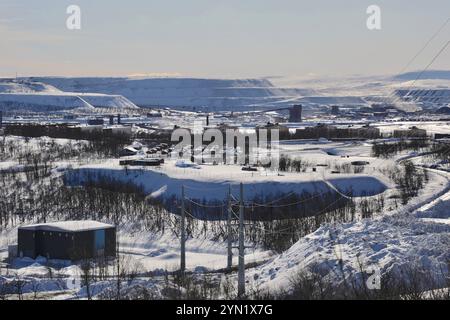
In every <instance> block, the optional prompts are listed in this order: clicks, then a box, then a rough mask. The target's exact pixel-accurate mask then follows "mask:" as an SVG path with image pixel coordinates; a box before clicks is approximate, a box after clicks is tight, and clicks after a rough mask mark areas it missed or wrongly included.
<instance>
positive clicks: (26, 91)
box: [0, 79, 138, 112]
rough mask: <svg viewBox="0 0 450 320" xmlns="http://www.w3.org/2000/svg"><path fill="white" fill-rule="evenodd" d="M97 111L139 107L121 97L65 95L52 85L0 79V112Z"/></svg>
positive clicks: (67, 93)
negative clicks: (97, 109) (98, 109)
mask: <svg viewBox="0 0 450 320" xmlns="http://www.w3.org/2000/svg"><path fill="white" fill-rule="evenodd" d="M96 108H112V109H137V108H138V107H137V106H136V105H134V104H133V103H132V102H131V101H129V100H128V99H126V98H125V97H123V96H120V95H106V94H97V93H92V94H91V93H87V94H86V93H72V92H64V91H61V90H59V89H57V88H55V87H54V86H52V85H49V84H46V83H43V82H38V81H30V80H25V79H21V80H11V79H2V80H0V110H4V111H35V112H49V111H58V110H79V111H83V112H95V109H96Z"/></svg>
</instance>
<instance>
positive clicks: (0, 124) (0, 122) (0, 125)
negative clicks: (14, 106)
mask: <svg viewBox="0 0 450 320" xmlns="http://www.w3.org/2000/svg"><path fill="white" fill-rule="evenodd" d="M1 128H3V111H0V129H1Z"/></svg>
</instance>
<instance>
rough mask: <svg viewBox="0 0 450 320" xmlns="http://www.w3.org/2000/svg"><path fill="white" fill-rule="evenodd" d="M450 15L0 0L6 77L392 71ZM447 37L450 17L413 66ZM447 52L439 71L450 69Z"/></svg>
mask: <svg viewBox="0 0 450 320" xmlns="http://www.w3.org/2000/svg"><path fill="white" fill-rule="evenodd" d="M70 4H77V5H79V6H80V7H81V10H82V25H81V27H82V29H81V30H77V31H73V30H72V31H71V30H68V29H67V28H66V19H67V17H68V15H67V14H66V8H67V6H68V5H70ZM371 4H377V5H378V6H380V8H381V23H382V24H381V26H382V29H381V30H379V31H370V30H368V29H367V27H366V20H367V17H368V15H367V14H366V9H367V7H368V6H369V5H371ZM449 17H450V1H449V0H428V1H423V0H387V1H380V0H371V1H366V0H340V1H335V0H330V1H325V0H314V1H312V0H311V1H304V0H158V1H155V0H127V1H114V0H71V1H66V0H39V1H36V0H0V76H13V75H15V73H16V72H17V73H18V74H19V75H22V76H25V75H26V76H28V75H61V76H124V75H135V74H153V75H155V74H167V75H182V76H194V77H265V76H283V75H284V76H302V75H308V74H315V75H319V76H322V75H323V76H325V75H326V76H330V75H331V76H343V75H351V74H363V75H370V74H373V75H375V74H376V75H378V74H395V73H397V72H399V71H400V70H402V68H403V67H404V66H405V65H406V63H407V62H408V61H409V60H410V59H411V57H412V56H414V54H415V53H416V52H417V51H418V50H419V49H420V48H421V47H422V46H423V45H424V43H425V42H426V41H427V40H428V39H429V38H430V37H431V36H432V35H433V34H434V33H435V32H436V30H437V29H439V27H440V26H441V25H442V24H443V23H444V22H445V21H446V20H447V19H448V18H449ZM448 40H450V23H449V24H448V25H447V27H446V28H445V29H444V30H443V31H442V32H441V33H440V35H439V36H438V37H437V38H436V39H435V40H434V41H433V42H432V44H431V45H430V46H429V48H428V49H427V50H425V51H424V52H423V54H422V55H421V56H419V58H418V59H417V60H416V61H415V63H414V64H413V65H412V66H411V67H410V68H409V69H408V70H407V71H411V70H417V69H421V68H423V67H425V65H426V64H427V63H428V62H429V61H430V60H431V59H432V57H433V56H434V54H436V53H437V51H438V50H439V49H440V48H441V47H442V46H443V45H444V44H445V42H447V41H448ZM449 51H450V48H448V49H447V51H446V52H444V53H443V54H442V55H441V57H440V58H439V59H438V60H436V62H435V64H434V65H433V66H432V68H433V69H446V70H450V52H449Z"/></svg>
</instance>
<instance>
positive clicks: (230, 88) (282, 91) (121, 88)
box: [32, 78, 314, 110]
mask: <svg viewBox="0 0 450 320" xmlns="http://www.w3.org/2000/svg"><path fill="white" fill-rule="evenodd" d="M32 80H34V81H38V82H44V83H46V84H49V85H51V86H54V87H56V88H58V89H60V90H63V91H67V92H97V93H103V94H119V95H123V96H124V97H126V98H128V99H129V100H131V101H133V103H135V104H137V105H139V106H170V107H175V108H176V107H178V108H179V107H191V108H192V109H193V108H196V109H199V108H203V107H208V108H209V109H210V110H237V109H239V108H241V109H242V108H244V109H245V107H249V106H264V107H278V106H285V105H290V104H292V101H294V100H296V99H298V98H300V97H302V96H305V95H311V94H314V91H312V90H306V89H297V88H277V87H274V86H273V85H272V83H271V82H270V81H268V80H265V79H239V80H236V79H235V80H227V79H194V78H144V79H141V78H32Z"/></svg>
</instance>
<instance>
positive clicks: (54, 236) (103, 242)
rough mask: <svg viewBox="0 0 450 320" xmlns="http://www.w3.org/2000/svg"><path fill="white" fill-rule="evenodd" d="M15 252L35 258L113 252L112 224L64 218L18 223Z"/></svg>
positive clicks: (69, 257)
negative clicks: (29, 223)
mask: <svg viewBox="0 0 450 320" xmlns="http://www.w3.org/2000/svg"><path fill="white" fill-rule="evenodd" d="M17 238H18V241H17V242H18V243H17V246H18V247H17V254H18V256H19V257H29V258H33V259H35V258H36V257H38V256H43V257H46V258H47V259H61V260H80V259H92V258H97V257H114V256H115V255H116V227H115V226H114V225H110V224H106V223H101V222H97V221H90V220H87V221H64V222H53V223H43V224H35V225H29V226H24V227H20V228H19V229H18V235H17Z"/></svg>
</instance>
